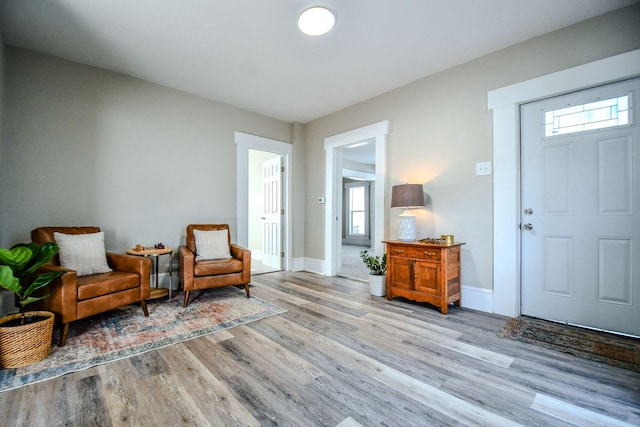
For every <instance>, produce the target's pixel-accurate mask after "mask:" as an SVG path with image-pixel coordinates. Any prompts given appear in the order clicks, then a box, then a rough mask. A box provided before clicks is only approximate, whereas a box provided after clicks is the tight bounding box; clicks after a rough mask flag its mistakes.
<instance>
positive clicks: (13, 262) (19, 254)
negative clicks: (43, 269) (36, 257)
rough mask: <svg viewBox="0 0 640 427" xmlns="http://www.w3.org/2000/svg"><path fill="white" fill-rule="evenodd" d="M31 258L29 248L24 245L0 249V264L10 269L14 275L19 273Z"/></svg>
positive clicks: (31, 252)
mask: <svg viewBox="0 0 640 427" xmlns="http://www.w3.org/2000/svg"><path fill="white" fill-rule="evenodd" d="M32 256H33V251H32V249H31V248H29V247H28V246H26V245H25V246H23V245H16V246H14V247H13V248H11V249H0V264H3V265H6V266H9V267H11V270H13V271H14V272H15V273H20V272H21V271H22V270H23V269H24V267H25V266H26V265H27V264H28V263H29V261H30V260H31V257H32ZM16 275H18V274H16Z"/></svg>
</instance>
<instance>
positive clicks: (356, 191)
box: [349, 186, 366, 236]
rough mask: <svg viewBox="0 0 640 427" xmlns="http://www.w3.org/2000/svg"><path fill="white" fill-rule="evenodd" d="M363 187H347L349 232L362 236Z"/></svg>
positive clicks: (363, 218) (363, 224) (363, 225)
mask: <svg viewBox="0 0 640 427" xmlns="http://www.w3.org/2000/svg"><path fill="white" fill-rule="evenodd" d="M364 190H365V188H364V187H363V186H359V187H350V188H349V234H350V235H352V236H363V235H364V234H365V232H366V229H365V214H366V210H365V202H366V199H365V191H364Z"/></svg>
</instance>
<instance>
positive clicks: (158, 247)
mask: <svg viewBox="0 0 640 427" xmlns="http://www.w3.org/2000/svg"><path fill="white" fill-rule="evenodd" d="M153 247H154V248H156V249H164V245H163V244H162V243H156V244H155V245H153Z"/></svg>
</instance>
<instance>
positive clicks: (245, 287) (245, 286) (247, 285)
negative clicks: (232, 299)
mask: <svg viewBox="0 0 640 427" xmlns="http://www.w3.org/2000/svg"><path fill="white" fill-rule="evenodd" d="M244 291H245V292H246V293H247V298H251V295H250V294H249V284H248V283H245V284H244Z"/></svg>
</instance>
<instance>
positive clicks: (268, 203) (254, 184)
mask: <svg viewBox="0 0 640 427" xmlns="http://www.w3.org/2000/svg"><path fill="white" fill-rule="evenodd" d="M282 158H283V156H282V155H281V154H277V153H272V152H269V151H262V150H256V149H250V150H249V171H248V172H249V212H248V215H247V219H248V227H249V241H248V247H249V249H250V250H251V274H262V273H270V272H273V271H279V270H282V256H283V254H282V213H283V212H282V174H283V172H284V171H283V166H282V161H283V159H282Z"/></svg>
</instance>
